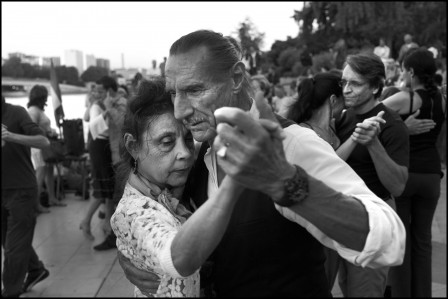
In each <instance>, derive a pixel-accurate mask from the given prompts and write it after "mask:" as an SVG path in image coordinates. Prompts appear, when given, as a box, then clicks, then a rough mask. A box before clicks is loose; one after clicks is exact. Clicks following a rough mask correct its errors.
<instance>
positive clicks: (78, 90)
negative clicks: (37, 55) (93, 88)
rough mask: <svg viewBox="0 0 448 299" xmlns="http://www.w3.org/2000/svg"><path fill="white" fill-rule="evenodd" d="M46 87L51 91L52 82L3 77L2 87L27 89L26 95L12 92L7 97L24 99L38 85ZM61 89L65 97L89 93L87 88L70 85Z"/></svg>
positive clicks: (62, 86)
mask: <svg viewBox="0 0 448 299" xmlns="http://www.w3.org/2000/svg"><path fill="white" fill-rule="evenodd" d="M36 84H40V85H44V86H45V87H47V88H48V89H50V81H49V80H44V79H15V78H10V77H2V85H22V86H23V87H24V88H25V91H26V94H25V95H24V94H23V93H22V92H18V93H14V92H10V93H8V95H5V94H3V95H4V96H7V97H23V96H26V95H27V94H28V92H29V91H30V90H31V88H32V87H33V86H34V85H36ZM59 88H60V89H61V93H62V94H63V95H66V94H85V93H87V92H88V89H87V88H86V87H80V86H74V85H68V84H59Z"/></svg>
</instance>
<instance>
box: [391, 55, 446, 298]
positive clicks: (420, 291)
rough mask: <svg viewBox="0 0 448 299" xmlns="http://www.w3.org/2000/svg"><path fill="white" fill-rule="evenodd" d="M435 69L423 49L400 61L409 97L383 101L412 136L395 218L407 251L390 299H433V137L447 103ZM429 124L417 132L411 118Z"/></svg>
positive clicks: (437, 169) (437, 175)
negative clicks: (402, 230) (400, 224)
mask: <svg viewBox="0 0 448 299" xmlns="http://www.w3.org/2000/svg"><path fill="white" fill-rule="evenodd" d="M435 72H436V63H435V60H434V58H433V55H432V53H431V52H430V51H428V50H426V49H422V48H421V49H417V50H415V51H413V52H411V53H409V54H407V56H406V57H405V58H404V60H403V76H404V78H405V80H406V81H408V83H410V85H411V91H410V92H404V91H403V92H399V93H397V94H395V95H393V96H391V97H389V98H387V99H385V100H384V101H383V103H384V105H386V106H388V107H390V108H392V109H393V110H395V111H397V112H398V113H399V114H400V116H401V117H402V119H403V120H406V121H405V123H406V125H407V126H408V129H409V133H410V161H409V162H410V163H409V178H408V181H407V183H406V187H405V190H404V192H403V194H402V195H401V196H400V197H398V198H396V206H397V214H398V215H399V216H400V218H401V220H402V221H403V223H404V226H405V228H406V251H405V256H404V261H403V264H402V265H401V266H398V267H392V268H391V270H390V275H389V282H390V284H391V290H392V297H431V289H432V288H431V283H432V276H431V271H432V270H431V254H432V246H431V226H432V220H433V217H434V213H435V210H436V207H437V202H438V200H439V196H440V180H441V177H442V176H443V173H442V171H441V164H440V157H439V154H438V152H437V148H436V141H437V137H438V135H439V133H440V130H441V126H442V123H443V121H444V119H445V109H446V107H445V102H444V101H443V100H442V95H441V93H440V92H439V90H438V89H437V86H436V84H435V81H434V75H435ZM414 117H415V118H418V119H428V120H430V122H432V125H430V126H429V127H428V128H427V129H425V130H420V131H418V130H415V129H414V127H413V126H412V125H411V124H410V122H409V118H411V119H412V118H414Z"/></svg>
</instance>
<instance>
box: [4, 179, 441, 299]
mask: <svg viewBox="0 0 448 299" xmlns="http://www.w3.org/2000/svg"><path fill="white" fill-rule="evenodd" d="M445 174H446V171H445ZM441 191H442V192H441V196H440V200H439V204H438V207H437V211H436V215H435V218H434V222H433V227H432V232H433V294H432V295H433V297H444V298H446V175H445V177H444V178H443V183H442V190H441ZM63 201H64V202H65V203H67V207H52V208H51V212H50V213H48V214H41V215H39V217H38V218H37V226H36V230H35V236H34V242H33V246H34V248H35V249H36V251H37V254H38V255H39V257H40V258H41V259H42V260H43V261H44V263H45V265H46V267H47V268H48V269H49V270H50V276H49V277H48V278H47V279H45V280H44V281H42V282H41V283H39V284H37V285H36V286H35V287H34V288H33V290H32V291H31V292H29V293H26V294H24V295H22V297H133V286H132V285H131V284H130V283H129V282H128V281H127V280H126V278H125V277H124V274H123V271H122V270H121V268H120V266H119V265H118V262H117V260H116V249H113V250H109V251H106V252H96V251H95V250H93V249H92V247H93V246H94V245H96V244H98V243H100V242H101V241H102V240H103V239H104V235H103V234H102V233H101V230H100V220H99V219H98V217H97V216H96V215H95V217H94V219H93V223H92V227H93V234H94V235H95V240H94V241H88V240H87V239H85V238H84V237H83V235H82V233H81V231H80V230H79V223H80V221H81V218H82V216H83V214H84V212H85V211H86V210H87V207H88V204H89V201H85V200H82V199H81V198H80V197H76V196H74V195H73V194H71V193H68V194H67V195H66V198H65V199H64V200H63ZM2 257H3V251H2ZM2 260H3V259H2ZM2 268H3V267H2ZM333 295H334V296H335V297H342V295H341V292H340V290H339V289H338V288H337V286H336V287H335V288H334V289H333Z"/></svg>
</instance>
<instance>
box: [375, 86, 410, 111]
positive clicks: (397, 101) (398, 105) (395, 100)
mask: <svg viewBox="0 0 448 299" xmlns="http://www.w3.org/2000/svg"><path fill="white" fill-rule="evenodd" d="M382 103H383V104H384V105H385V106H387V107H389V108H390V109H392V110H394V111H395V112H398V113H399V114H403V113H406V112H407V111H409V103H410V94H409V92H408V91H400V92H397V93H396V94H394V95H392V96H390V97H388V98H387V99H384V100H383V101H382Z"/></svg>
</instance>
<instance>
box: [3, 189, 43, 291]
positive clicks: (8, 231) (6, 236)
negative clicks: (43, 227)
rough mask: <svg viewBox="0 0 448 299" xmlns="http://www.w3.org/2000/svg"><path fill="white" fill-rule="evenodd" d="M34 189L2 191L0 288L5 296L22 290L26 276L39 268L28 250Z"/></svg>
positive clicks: (36, 260) (34, 217)
mask: <svg viewBox="0 0 448 299" xmlns="http://www.w3.org/2000/svg"><path fill="white" fill-rule="evenodd" d="M36 198H37V187H36V188H27V189H12V190H2V246H3V250H4V257H5V258H4V261H3V263H4V264H3V265H4V267H3V274H2V279H3V286H4V288H5V292H6V293H7V294H17V293H19V292H20V290H21V289H22V285H23V282H24V280H25V276H26V273H27V272H34V271H37V270H40V269H42V268H43V264H42V262H41V261H39V258H38V256H37V254H36V252H35V251H34V249H33V247H32V241H33V235H34V228H35V226H36V210H35V206H36V200H37V199H36Z"/></svg>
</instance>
